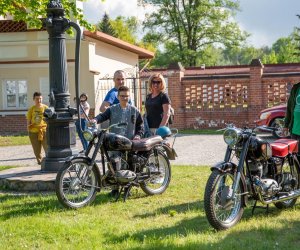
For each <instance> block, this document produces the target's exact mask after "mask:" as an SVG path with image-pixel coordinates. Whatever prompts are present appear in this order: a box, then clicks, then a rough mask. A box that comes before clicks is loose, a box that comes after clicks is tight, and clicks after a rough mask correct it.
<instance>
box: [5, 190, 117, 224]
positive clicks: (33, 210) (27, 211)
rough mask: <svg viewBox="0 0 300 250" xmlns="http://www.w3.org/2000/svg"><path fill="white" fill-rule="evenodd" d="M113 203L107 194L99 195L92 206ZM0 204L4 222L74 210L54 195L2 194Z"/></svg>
mask: <svg viewBox="0 0 300 250" xmlns="http://www.w3.org/2000/svg"><path fill="white" fill-rule="evenodd" d="M28 197H29V199H28ZM111 201H112V200H111V198H110V197H109V196H108V195H107V194H105V193H100V194H99V193H98V194H97V197H96V202H93V203H92V204H91V205H101V204H103V203H108V202H111ZM5 203H7V204H5ZM0 204H2V207H1V209H2V212H1V216H0V218H1V219H2V220H8V219H10V218H15V217H27V216H34V215H35V214H45V213H49V212H66V211H72V209H68V208H65V207H64V206H63V205H62V204H60V203H59V201H58V199H57V197H56V195H55V194H54V193H51V194H50V193H49V194H36V193H28V194H24V195H23V194H22V195H12V194H2V195H0Z"/></svg>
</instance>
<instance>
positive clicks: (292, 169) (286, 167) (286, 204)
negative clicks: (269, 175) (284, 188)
mask: <svg viewBox="0 0 300 250" xmlns="http://www.w3.org/2000/svg"><path fill="white" fill-rule="evenodd" d="M282 171H283V172H284V173H285V174H290V176H291V177H292V178H294V179H295V180H296V182H297V186H296V187H294V190H296V189H299V185H300V183H299V181H300V180H299V175H300V173H299V163H298V161H296V160H294V165H293V166H291V165H290V164H289V162H288V160H287V159H286V160H285V162H284V164H283V167H282ZM293 173H294V174H293ZM296 202H297V198H295V199H290V200H286V201H280V202H276V203H275V204H274V205H275V207H277V208H279V209H284V208H290V207H293V206H294V205H295V203H296Z"/></svg>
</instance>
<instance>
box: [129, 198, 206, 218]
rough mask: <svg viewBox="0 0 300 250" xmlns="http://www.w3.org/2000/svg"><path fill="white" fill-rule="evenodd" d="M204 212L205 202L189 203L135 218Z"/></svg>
mask: <svg viewBox="0 0 300 250" xmlns="http://www.w3.org/2000/svg"><path fill="white" fill-rule="evenodd" d="M199 210H203V201H195V202H187V203H183V204H177V205H170V206H166V207H162V208H159V209H156V210H154V211H151V212H148V213H145V214H141V215H136V216H134V218H141V219H143V218H148V217H155V216H156V215H157V214H172V212H173V211H175V212H176V213H178V214H182V213H186V212H189V211H199Z"/></svg>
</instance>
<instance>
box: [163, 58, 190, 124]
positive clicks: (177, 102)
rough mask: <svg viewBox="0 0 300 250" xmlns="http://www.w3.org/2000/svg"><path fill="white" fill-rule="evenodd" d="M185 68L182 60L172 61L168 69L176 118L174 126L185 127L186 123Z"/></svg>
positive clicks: (169, 88) (169, 85) (169, 90)
mask: <svg viewBox="0 0 300 250" xmlns="http://www.w3.org/2000/svg"><path fill="white" fill-rule="evenodd" d="M184 71H185V69H184V68H183V66H182V65H181V63H180V62H178V63H172V64H170V65H169V67H168V69H167V75H168V93H169V96H170V98H171V101H172V107H173V108H174V110H175V120H174V123H173V124H172V125H171V127H173V128H178V129H183V128H185V127H186V123H185V120H186V119H185V109H184V107H185V95H184V93H185V91H184V87H183V85H182V82H181V78H182V77H184Z"/></svg>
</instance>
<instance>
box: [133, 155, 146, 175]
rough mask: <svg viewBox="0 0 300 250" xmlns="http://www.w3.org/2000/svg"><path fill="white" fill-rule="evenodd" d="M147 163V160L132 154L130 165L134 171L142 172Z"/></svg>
mask: <svg viewBox="0 0 300 250" xmlns="http://www.w3.org/2000/svg"><path fill="white" fill-rule="evenodd" d="M146 163H147V158H146V157H144V156H142V155H138V154H132V155H131V156H130V159H129V164H130V166H131V167H132V170H134V171H137V172H140V171H141V170H142V168H143V166H144V165H145V164H146Z"/></svg>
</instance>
